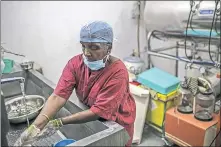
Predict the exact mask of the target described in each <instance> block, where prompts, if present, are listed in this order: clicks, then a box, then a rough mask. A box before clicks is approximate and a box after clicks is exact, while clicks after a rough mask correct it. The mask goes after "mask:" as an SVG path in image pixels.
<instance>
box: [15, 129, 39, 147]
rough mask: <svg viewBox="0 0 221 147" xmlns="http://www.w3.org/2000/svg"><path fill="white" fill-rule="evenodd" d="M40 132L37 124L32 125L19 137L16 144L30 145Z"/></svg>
mask: <svg viewBox="0 0 221 147" xmlns="http://www.w3.org/2000/svg"><path fill="white" fill-rule="evenodd" d="M39 133H40V129H38V128H37V127H36V126H35V125H30V126H29V127H28V128H27V129H26V130H25V131H24V132H23V133H22V134H21V136H20V137H19V138H18V139H17V141H16V142H15V144H14V146H26V145H29V146H30V144H32V143H33V142H34V141H35V140H36V138H37V136H38V134H39Z"/></svg>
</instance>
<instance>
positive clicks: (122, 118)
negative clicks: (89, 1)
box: [15, 21, 136, 146]
mask: <svg viewBox="0 0 221 147" xmlns="http://www.w3.org/2000/svg"><path fill="white" fill-rule="evenodd" d="M112 42H113V30H112V28H111V26H110V25H109V24H107V23H106V22H102V21H95V22H92V23H89V24H88V25H85V26H83V27H82V28H81V31H80V43H81V45H82V51H83V54H79V55H76V56H74V57H73V58H71V59H70V60H69V61H68V63H67V64H66V66H65V67H64V69H63V72H62V75H61V77H60V79H59V81H58V83H57V86H56V88H55V90H54V92H53V94H52V95H51V96H50V97H49V98H48V100H47V102H46V103H45V105H44V107H43V109H42V111H41V112H40V114H39V115H38V117H37V118H36V119H35V121H34V122H33V123H32V125H31V126H30V127H29V128H28V129H27V130H25V131H24V132H23V133H22V135H21V136H20V138H19V139H18V140H17V141H16V143H15V146H21V145H24V144H27V143H30V142H31V141H30V140H33V138H35V137H36V134H38V135H39V134H41V135H43V134H44V135H48V134H50V133H52V132H55V131H57V130H58V129H60V127H62V126H63V125H67V124H79V123H86V122H89V121H94V120H97V119H99V118H103V119H105V120H110V121H115V122H117V123H118V124H120V125H122V126H123V127H124V128H125V129H126V131H127V133H128V135H129V136H130V139H129V141H128V142H127V144H126V146H131V143H132V138H133V133H134V121H135V117H136V105H135V101H134V98H133V97H132V95H131V93H130V90H129V77H128V71H127V69H126V67H125V65H124V64H123V62H122V61H121V60H120V59H118V58H116V57H114V56H112V55H110V53H111V49H112ZM74 89H75V92H76V95H77V97H78V99H79V100H80V101H81V102H82V103H83V104H85V105H86V106H88V107H89V109H88V110H85V111H82V112H79V113H75V114H72V115H70V116H65V117H62V118H59V119H54V120H51V118H53V117H54V116H55V114H56V113H57V112H58V111H59V110H60V109H61V108H62V107H63V106H64V104H65V103H66V101H67V100H68V99H69V97H70V95H71V94H72V91H73V90H74ZM49 120H50V121H49ZM73 133H77V132H73Z"/></svg>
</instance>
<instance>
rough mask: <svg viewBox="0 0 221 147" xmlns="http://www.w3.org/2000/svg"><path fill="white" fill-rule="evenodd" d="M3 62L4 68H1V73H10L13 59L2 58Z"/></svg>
mask: <svg viewBox="0 0 221 147" xmlns="http://www.w3.org/2000/svg"><path fill="white" fill-rule="evenodd" d="M3 62H4V63H5V68H4V70H3V73H10V72H12V70H13V66H14V61H13V60H11V59H3Z"/></svg>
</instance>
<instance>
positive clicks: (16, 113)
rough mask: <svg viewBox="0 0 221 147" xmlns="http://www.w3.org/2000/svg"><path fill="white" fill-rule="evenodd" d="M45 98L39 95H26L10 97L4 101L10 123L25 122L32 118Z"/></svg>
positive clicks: (38, 111)
mask: <svg viewBox="0 0 221 147" xmlns="http://www.w3.org/2000/svg"><path fill="white" fill-rule="evenodd" d="M44 104H45V98H44V97H42V96H40V95H26V96H25V103H24V97H23V96H20V97H17V98H14V99H11V100H9V101H7V102H6V103H5V105H6V111H7V114H8V119H9V121H10V122H11V123H22V122H26V121H27V119H28V120H31V119H34V118H35V117H36V116H37V115H38V114H39V113H40V110H41V109H42V108H43V106H44Z"/></svg>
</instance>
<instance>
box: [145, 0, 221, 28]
mask: <svg viewBox="0 0 221 147" xmlns="http://www.w3.org/2000/svg"><path fill="white" fill-rule="evenodd" d="M214 6H215V3H214V1H202V0H201V1H193V0H191V1H146V5H145V10H144V21H145V24H146V25H145V27H146V28H147V30H158V31H168V30H171V31H172V30H174V31H184V30H185V28H186V24H187V22H188V21H187V20H188V16H189V17H191V18H190V19H191V20H190V23H191V28H193V29H205V28H207V29H208V28H210V27H211V22H212V19H213V14H214V13H216V12H215V7H214ZM219 17H220V16H219V15H218V16H217V21H216V24H215V25H216V28H217V29H219V28H220V27H219V26H220V19H219Z"/></svg>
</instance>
